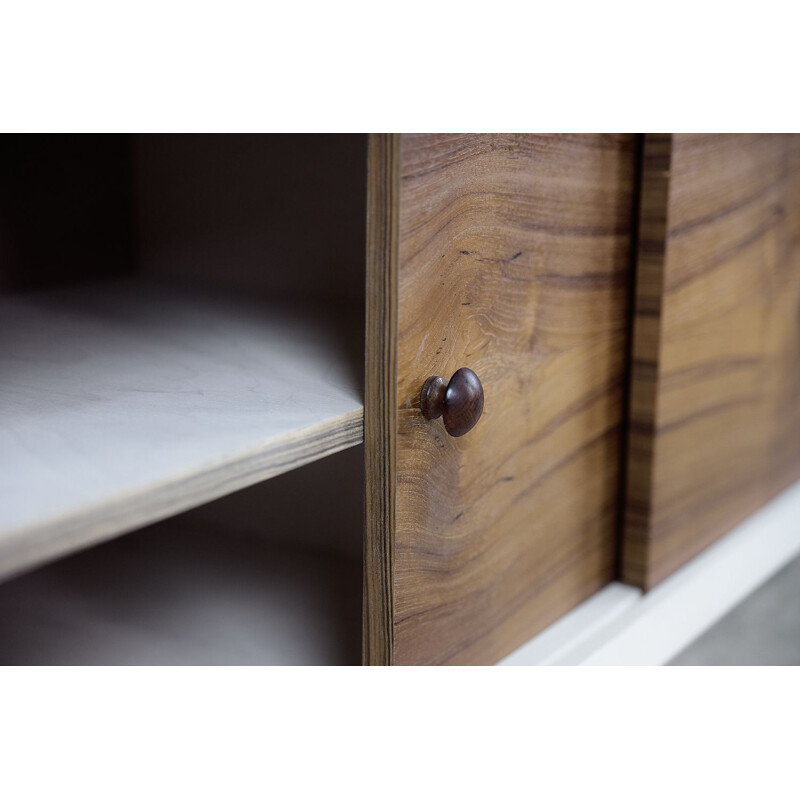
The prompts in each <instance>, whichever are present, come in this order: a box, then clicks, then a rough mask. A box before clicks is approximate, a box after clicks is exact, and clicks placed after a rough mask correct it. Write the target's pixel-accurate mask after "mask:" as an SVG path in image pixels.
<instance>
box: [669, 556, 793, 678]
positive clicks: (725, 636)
mask: <svg viewBox="0 0 800 800" xmlns="http://www.w3.org/2000/svg"><path fill="white" fill-rule="evenodd" d="M671 663H672V664H674V665H678V666H698V665H701V666H702V665H707V666H711V665H714V666H732V665H741V666H765V665H795V666H796V665H800V558H798V559H796V560H795V561H793V562H791V563H790V564H789V565H788V566H786V567H784V569H782V570H781V571H780V572H779V573H778V574H777V575H775V577H773V578H772V579H771V580H769V581H768V582H767V583H765V584H764V586H762V587H761V588H760V589H759V590H758V591H756V592H755V593H754V594H752V595H751V596H750V597H748V598H747V600H745V601H744V602H743V603H741V604H740V605H738V606H737V607H736V608H734V609H733V611H731V612H730V613H729V614H728V615H727V616H725V617H723V618H722V619H721V620H720V621H719V622H718V623H717V624H716V625H714V627H713V628H711V629H710V630H708V631H707V632H706V633H705V634H703V636H701V637H700V638H699V639H697V640H696V641H695V642H693V643H692V644H691V645H689V647H687V648H686V649H685V650H684V651H683V652H682V653H680V654H679V655H678V656H676V657H675V659H674V660H673V661H672V662H671Z"/></svg>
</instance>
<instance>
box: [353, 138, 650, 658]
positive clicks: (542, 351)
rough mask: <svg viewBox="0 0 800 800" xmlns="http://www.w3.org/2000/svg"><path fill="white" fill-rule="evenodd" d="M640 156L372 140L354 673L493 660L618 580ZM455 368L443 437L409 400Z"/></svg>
mask: <svg viewBox="0 0 800 800" xmlns="http://www.w3.org/2000/svg"><path fill="white" fill-rule="evenodd" d="M636 149H637V138H636V137H635V136H634V135H583V134H581V135H527V134H526V135H452V136H448V135H375V136H373V137H372V138H371V142H370V154H369V170H370V178H369V201H368V204H369V217H368V303H367V403H366V418H365V438H366V464H367V500H366V508H367V520H366V522H367V524H366V552H365V603H364V608H365V620H364V622H365V624H364V629H365V640H364V644H365V661H366V663H371V664H490V663H494V662H496V661H497V660H499V659H500V658H502V657H503V656H505V655H506V654H508V653H509V652H511V651H512V650H513V649H515V648H516V647H517V646H519V645H520V644H522V643H523V642H524V641H526V640H527V639H528V638H530V637H531V636H532V635H534V634H536V633H537V632H538V631H540V630H541V629H542V628H544V627H545V626H547V625H548V624H549V623H551V622H553V621H554V620H556V619H557V618H558V617H560V616H561V615H562V614H564V613H565V612H566V611H568V610H570V609H571V608H572V607H574V606H575V605H577V604H578V603H580V602H581V601H582V600H584V599H585V598H587V597H589V596H590V595H591V594H593V593H594V592H595V591H597V590H598V589H599V588H601V587H602V586H603V585H605V584H606V583H608V582H609V581H611V580H613V579H614V577H615V570H616V536H617V523H618V513H619V511H618V506H619V496H620V486H619V481H620V469H619V467H620V463H621V427H622V418H623V406H624V396H625V392H626V386H625V361H626V337H627V333H626V328H627V303H628V296H629V278H630V268H631V240H630V235H631V229H632V221H633V219H634V218H635V214H636V209H635V208H634V205H635V198H634V195H635V192H634V187H635V175H634V173H635V162H636ZM460 367H469V368H470V369H472V370H474V371H475V373H476V374H477V375H478V376H479V378H480V380H481V382H482V384H483V387H484V390H485V408H484V412H483V416H482V418H481V419H480V421H479V422H478V424H477V425H476V426H475V428H474V429H472V430H471V431H470V432H469V433H467V434H466V435H464V436H461V437H458V438H454V437H451V436H449V435H448V434H447V432H446V431H445V429H444V426H443V424H442V420H441V419H438V420H434V421H427V420H426V419H424V418H423V416H422V414H421V412H420V408H419V395H420V389H421V388H422V385H423V383H424V382H425V380H426V379H427V378H428V377H429V376H431V375H441V376H443V377H444V378H445V380H449V379H450V377H451V376H452V375H453V373H454V372H455V371H456V370H457V369H459V368H460Z"/></svg>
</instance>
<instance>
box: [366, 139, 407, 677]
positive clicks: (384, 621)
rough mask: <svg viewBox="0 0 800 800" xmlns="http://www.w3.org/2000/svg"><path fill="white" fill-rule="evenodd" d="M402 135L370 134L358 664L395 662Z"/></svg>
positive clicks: (388, 663) (387, 663)
mask: <svg viewBox="0 0 800 800" xmlns="http://www.w3.org/2000/svg"><path fill="white" fill-rule="evenodd" d="M399 155H400V136H399V134H384V133H378V134H370V137H369V149H368V156H367V161H368V169H367V273H366V280H367V292H366V297H367V309H366V380H365V389H366V392H365V396H366V401H365V413H364V458H365V504H364V508H365V525H364V605H363V660H364V663H365V664H368V665H390V664H392V663H393V661H394V586H393V581H394V534H395V482H396V451H397V448H396V437H397V286H398V263H397V258H398V256H397V254H398V239H397V237H398V206H399V186H400V157H399Z"/></svg>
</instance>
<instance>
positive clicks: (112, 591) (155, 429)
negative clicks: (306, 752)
mask: <svg viewBox="0 0 800 800" xmlns="http://www.w3.org/2000/svg"><path fill="white" fill-rule="evenodd" d="M365 170H366V139H365V137H363V136H360V135H346V136H344V135H343V136H338V135H324V136H316V135H314V136H305V135H303V136H299V135H291V136H279V135H245V136H242V135H236V136H227V135H149V134H148V135H135V136H127V135H126V136H121V135H91V136H86V135H76V136H71V135H64V136H62V135H58V136H47V135H44V136H39V135H36V136H19V137H18V136H5V137H2V139H0V172H1V173H2V180H0V320H2V321H0V328H2V330H0V334H1V335H0V365H2V368H3V373H4V376H5V379H4V383H3V387H2V388H0V414H2V418H3V419H4V421H5V422H6V423H7V425H6V426H5V432H4V433H2V434H0V438H1V439H2V441H0V445H2V447H1V448H0V449H2V452H3V456H2V458H1V459H0V482H2V484H3V495H4V497H9V498H12V500H11V502H10V505H9V507H8V508H5V509H4V510H2V511H0V578H4V579H6V580H5V583H3V584H2V585H0V609H2V611H0V662H2V663H356V662H357V661H358V648H359V643H358V641H357V640H358V638H359V637H358V629H359V626H360V594H361V567H360V550H361V536H362V533H361V531H362V514H363V510H362V498H361V492H362V488H361V487H362V478H361V470H362V455H361V448H360V447H358V446H357V445H358V444H359V442H360V441H361V439H362V435H363V434H362V419H363V399H362V393H363V389H362V385H363V313H364V238H365V234H364V230H365V184H366V176H365ZM347 448H351V449H347ZM340 451H341V452H340ZM323 457H325V458H323ZM319 459H322V460H319ZM266 478H270V480H265V479H266ZM309 498H313V499H314V502H309ZM134 530H135V531H136V532H133V533H129V532H130V531H134ZM122 533H129V535H128V536H125V537H122V538H116V537H118V536H119V534H122ZM112 539H113V540H114V541H109V540H112ZM245 601H246V602H245ZM290 623H291V624H290ZM336 631H338V632H339V633H338V634H336V635H334V633H335V632H336ZM353 631H355V635H351V634H352V632H353ZM346 632H349V633H346ZM184 634H185V635H184ZM290 634H291V635H290ZM286 637H289V638H286ZM291 637H294V638H293V639H292V638H291ZM126 642H127V643H128V644H126ZM137 642H138V644H137ZM134 651H136V653H138V655H136V654H135V653H134Z"/></svg>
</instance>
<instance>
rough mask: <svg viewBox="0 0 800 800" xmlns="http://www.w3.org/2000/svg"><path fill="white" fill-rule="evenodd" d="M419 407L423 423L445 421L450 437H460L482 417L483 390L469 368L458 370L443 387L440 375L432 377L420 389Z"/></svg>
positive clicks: (442, 379) (443, 382)
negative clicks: (426, 421) (425, 420)
mask: <svg viewBox="0 0 800 800" xmlns="http://www.w3.org/2000/svg"><path fill="white" fill-rule="evenodd" d="M419 407H420V411H422V416H423V417H425V419H438V418H439V417H443V418H444V427H445V430H446V431H447V432H448V433H449V434H450V435H451V436H463V435H464V434H465V433H467V432H469V431H471V430H472V429H473V428H474V427H475V423H476V422H477V421H478V420H479V419H480V418H481V414H482V413H483V386H481V382H480V380H479V379H478V376H477V375H476V374H475V373H474V372H473V371H472V370H471V369H469V368H468V367H461V369H460V370H458V372H456V373H455V375H453V377H452V378H450V383H445V380H444V378H442V377H441V376H440V375H431V377H430V378H428V380H426V381H425V385H424V386H423V387H422V393H421V394H420V396H419Z"/></svg>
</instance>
